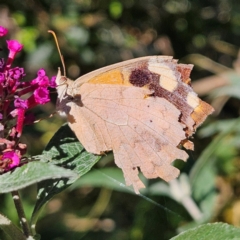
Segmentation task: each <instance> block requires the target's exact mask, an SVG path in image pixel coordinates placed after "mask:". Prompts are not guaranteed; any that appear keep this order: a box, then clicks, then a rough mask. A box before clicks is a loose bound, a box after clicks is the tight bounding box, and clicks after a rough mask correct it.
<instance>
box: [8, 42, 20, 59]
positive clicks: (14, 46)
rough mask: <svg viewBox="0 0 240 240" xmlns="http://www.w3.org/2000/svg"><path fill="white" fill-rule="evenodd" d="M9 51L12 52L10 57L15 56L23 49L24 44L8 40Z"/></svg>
mask: <svg viewBox="0 0 240 240" xmlns="http://www.w3.org/2000/svg"><path fill="white" fill-rule="evenodd" d="M7 46H8V50H9V51H10V54H9V57H11V56H12V55H13V56H15V54H16V53H18V52H20V51H21V50H22V49H23V44H21V43H19V42H18V41H17V40H7Z"/></svg>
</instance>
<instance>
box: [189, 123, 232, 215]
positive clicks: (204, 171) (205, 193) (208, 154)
mask: <svg viewBox="0 0 240 240" xmlns="http://www.w3.org/2000/svg"><path fill="white" fill-rule="evenodd" d="M235 126H236V122H235V121H233V122H232V124H229V125H228V127H227V128H225V129H224V130H223V131H222V132H221V133H220V134H219V135H218V136H217V137H215V139H214V140H213V141H212V142H211V143H210V144H209V146H208V147H207V148H206V149H205V150H204V151H203V153H202V154H201V156H200V157H199V158H198V160H197V162H196V164H195V165H194V167H193V168H192V169H191V172H190V175H189V178H190V183H191V189H192V190H193V193H192V194H193V197H194V199H195V200H197V201H198V202H199V203H200V205H201V209H202V211H203V212H204V213H205V217H206V218H207V217H209V216H210V215H211V213H212V211H213V204H214V200H215V198H216V194H217V193H216V190H215V178H216V161H217V157H216V152H217V151H218V149H219V147H220V146H221V142H222V141H223V139H224V138H226V137H227V136H228V135H229V134H230V133H231V132H232V131H233V130H234V129H235ZM207 215H208V216H207Z"/></svg>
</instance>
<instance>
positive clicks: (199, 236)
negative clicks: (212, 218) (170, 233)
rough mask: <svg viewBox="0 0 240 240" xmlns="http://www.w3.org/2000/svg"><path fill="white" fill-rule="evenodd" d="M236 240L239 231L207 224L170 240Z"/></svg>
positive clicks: (239, 236) (225, 225)
mask: <svg viewBox="0 0 240 240" xmlns="http://www.w3.org/2000/svg"><path fill="white" fill-rule="evenodd" d="M192 239H194V240H203V239H211V240H226V239H229V240H238V239H240V229H239V228H236V227H234V226H232V225H229V224H226V223H208V224H204V225H201V226H199V227H196V228H193V229H190V230H188V231H186V232H183V233H180V234H179V235H177V236H176V237H173V238H171V239H170V240H192Z"/></svg>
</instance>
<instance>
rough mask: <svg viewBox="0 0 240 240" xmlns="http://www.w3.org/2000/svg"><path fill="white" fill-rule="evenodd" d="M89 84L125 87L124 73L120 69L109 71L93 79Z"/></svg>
mask: <svg viewBox="0 0 240 240" xmlns="http://www.w3.org/2000/svg"><path fill="white" fill-rule="evenodd" d="M88 83H93V84H119V85H124V79H123V75H122V72H121V71H120V70H119V69H116V70H112V71H108V72H106V73H102V74H100V75H97V76H95V77H93V78H91V79H90V80H89V81H88Z"/></svg>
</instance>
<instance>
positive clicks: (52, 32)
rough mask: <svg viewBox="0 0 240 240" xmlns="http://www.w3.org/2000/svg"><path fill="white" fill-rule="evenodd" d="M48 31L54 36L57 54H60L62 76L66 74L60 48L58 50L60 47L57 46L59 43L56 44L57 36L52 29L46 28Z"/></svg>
mask: <svg viewBox="0 0 240 240" xmlns="http://www.w3.org/2000/svg"><path fill="white" fill-rule="evenodd" d="M48 32H49V33H51V34H52V35H53V37H54V40H55V43H56V46H57V50H58V53H59V56H60V59H61V62H62V66H63V76H66V67H65V63H64V59H63V55H62V53H61V50H60V47H59V44H58V39H57V36H56V34H55V32H54V31H52V30H48Z"/></svg>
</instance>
